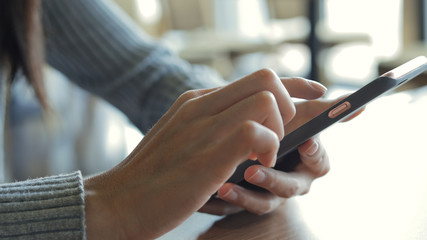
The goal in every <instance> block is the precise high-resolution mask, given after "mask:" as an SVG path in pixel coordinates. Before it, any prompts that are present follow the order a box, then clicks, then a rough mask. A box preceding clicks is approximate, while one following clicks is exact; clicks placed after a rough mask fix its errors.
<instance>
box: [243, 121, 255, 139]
mask: <svg viewBox="0 0 427 240" xmlns="http://www.w3.org/2000/svg"><path fill="white" fill-rule="evenodd" d="M239 130H240V133H241V134H239V136H240V138H241V139H242V140H244V141H246V142H247V141H249V142H253V141H254V139H255V132H256V123H255V122H254V121H250V120H248V121H245V122H243V123H242V125H241V127H240V129H239Z"/></svg>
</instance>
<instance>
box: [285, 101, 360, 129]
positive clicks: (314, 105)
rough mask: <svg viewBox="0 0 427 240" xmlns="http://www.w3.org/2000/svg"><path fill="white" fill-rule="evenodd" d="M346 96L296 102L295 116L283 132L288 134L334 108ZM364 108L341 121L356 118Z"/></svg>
mask: <svg viewBox="0 0 427 240" xmlns="http://www.w3.org/2000/svg"><path fill="white" fill-rule="evenodd" d="M347 96H348V95H344V96H342V97H340V98H337V99H322V100H312V101H305V102H298V103H296V104H295V108H296V114H295V117H294V118H293V119H292V121H290V122H289V123H288V124H287V125H286V126H285V132H286V133H290V132H292V131H293V130H295V129H297V128H298V127H300V126H301V125H303V124H304V123H306V122H308V121H309V120H311V119H312V118H314V117H316V116H317V115H319V114H321V113H322V112H324V111H325V110H327V109H329V108H330V107H332V106H334V105H335V104H336V103H338V102H340V101H342V100H343V99H345V98H346V97H347ZM363 110H364V108H362V109H360V110H358V111H357V112H355V113H354V114H352V115H350V116H349V117H347V118H348V119H345V120H343V121H349V120H351V119H353V118H355V117H356V116H358V115H359V114H360V113H362V112H363Z"/></svg>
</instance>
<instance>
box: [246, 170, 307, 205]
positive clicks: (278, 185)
mask: <svg viewBox="0 0 427 240" xmlns="http://www.w3.org/2000/svg"><path fill="white" fill-rule="evenodd" d="M244 176H245V180H246V181H248V182H249V183H252V184H254V185H257V186H259V187H262V188H264V189H266V190H268V191H269V192H271V193H273V194H274V195H276V196H279V197H282V198H291V197H293V196H297V195H302V194H305V193H307V192H308V190H309V189H310V186H311V182H312V178H311V176H308V175H307V174H298V173H294V172H292V173H287V172H282V171H279V170H275V169H273V168H267V167H264V166H261V165H253V166H251V167H249V168H247V169H246V171H245V175H244Z"/></svg>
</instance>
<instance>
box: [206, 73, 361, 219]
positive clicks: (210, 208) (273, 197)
mask: <svg viewBox="0 0 427 240" xmlns="http://www.w3.org/2000/svg"><path fill="white" fill-rule="evenodd" d="M282 82H283V84H284V85H285V86H287V89H288V90H289V92H292V93H293V94H294V95H295V96H299V97H300V98H305V99H315V98H318V97H320V96H321V95H323V94H320V92H319V93H318V95H316V92H311V94H310V92H305V93H304V92H297V90H301V91H304V89H305V90H307V89H306V88H304V87H302V86H298V84H299V85H301V84H314V83H312V82H310V81H306V82H304V81H302V80H301V79H299V80H297V79H294V78H282ZM290 82H292V83H290ZM293 84H296V85H295V87H290V86H289V85H291V86H292V85H293ZM293 89H295V90H293ZM344 97H345V96H344ZM342 98H343V97H341V98H339V99H335V100H325V99H322V100H311V101H303V102H298V103H297V104H296V115H295V117H294V118H293V119H292V121H291V122H289V123H288V124H287V125H286V126H285V130H286V132H291V131H293V130H294V129H296V128H298V127H299V126H301V125H302V124H304V123H305V122H307V121H309V120H310V119H312V118H314V117H315V116H317V115H318V114H320V113H321V112H323V111H324V110H326V109H327V108H329V107H331V106H332V105H334V104H335V103H336V102H338V101H340V100H342ZM361 111H363V109H362V110H360V111H358V112H357V113H355V114H353V115H352V116H351V117H349V118H347V119H346V120H350V119H352V118H354V117H355V116H357V115H358V114H359V113H360V112H361ZM298 151H299V153H300V157H301V163H300V164H299V165H298V166H297V168H296V169H295V171H293V172H290V173H286V172H282V171H277V170H274V169H272V168H268V167H265V166H261V165H255V166H251V167H249V168H248V169H247V170H246V172H245V179H246V180H247V181H248V182H250V183H252V184H255V185H258V186H260V187H263V188H265V189H267V190H269V192H254V191H249V190H247V189H244V188H242V187H240V186H237V185H235V184H231V183H226V184H225V185H223V186H222V187H221V188H220V189H219V191H218V196H219V198H211V199H210V200H209V202H208V203H207V204H205V205H204V206H203V207H202V208H201V209H200V211H202V212H207V213H211V214H216V215H224V214H232V213H236V212H239V211H242V210H247V211H250V212H253V213H256V214H265V213H268V212H271V211H273V210H274V209H275V208H277V207H278V206H279V205H280V204H282V203H283V202H284V201H285V200H286V199H288V198H291V197H293V196H296V195H302V194H305V193H307V192H308V191H309V189H310V186H311V184H312V182H313V181H314V180H315V179H316V178H319V177H321V176H323V175H325V174H326V173H327V172H328V171H329V161H328V155H327V154H326V151H325V149H324V147H323V146H322V144H321V142H320V140H319V138H318V136H316V137H314V138H312V139H309V140H308V141H307V142H305V143H304V144H302V145H301V146H300V147H299V149H298Z"/></svg>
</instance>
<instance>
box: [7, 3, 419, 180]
mask: <svg viewBox="0 0 427 240" xmlns="http://www.w3.org/2000/svg"><path fill="white" fill-rule="evenodd" d="M115 2H116V3H117V5H118V6H119V7H120V8H122V9H123V10H124V11H125V12H126V13H128V14H129V16H130V17H131V18H132V19H133V20H134V21H135V22H137V23H138V24H139V26H140V27H141V29H143V30H144V31H146V32H147V33H149V34H150V35H151V36H153V38H155V39H157V40H158V41H159V42H162V43H163V44H165V45H167V46H168V47H170V48H171V49H173V51H175V52H176V53H177V54H179V55H180V56H181V57H182V58H184V59H186V60H187V61H189V62H191V63H197V64H205V65H208V66H210V67H212V68H214V69H216V70H217V71H218V72H219V73H220V74H221V75H222V76H223V77H224V79H226V80H229V81H233V80H235V79H238V78H240V77H242V76H244V75H246V74H248V73H250V72H253V71H256V70H258V69H260V68H264V67H268V68H272V69H273V70H275V71H276V72H277V73H278V74H279V75H280V76H303V77H306V78H310V79H313V80H316V81H319V82H321V83H322V84H324V85H326V86H327V87H328V88H330V89H347V90H353V89H357V88H358V87H360V86H362V85H364V84H366V83H367V82H369V81H371V80H372V79H374V78H375V77H376V76H378V75H379V74H381V73H383V72H385V71H388V70H390V69H392V68H393V67H396V66H397V65H399V64H401V63H403V62H404V61H406V60H409V59H411V58H413V57H415V56H418V55H427V47H426V46H425V43H426V40H427V35H426V31H425V26H426V23H427V18H426V16H425V15H426V3H425V0H406V1H404V0H309V1H304V0H115ZM46 73H47V74H46V75H47V77H46V85H47V90H48V96H49V99H50V101H51V103H52V105H53V106H54V109H55V114H54V116H48V117H47V118H46V117H43V115H42V114H41V112H40V108H39V106H38V104H37V103H35V101H34V96H33V95H32V92H31V91H29V90H28V86H26V84H25V83H24V82H22V81H20V82H18V84H15V86H14V87H13V91H14V92H16V93H19V94H20V95H21V96H22V95H25V96H26V97H25V98H20V99H14V98H13V99H12V102H11V103H12V105H11V108H10V111H11V115H10V118H11V120H12V122H13V126H12V128H11V129H9V130H8V131H7V136H6V144H7V158H6V162H5V165H6V166H13V167H12V168H13V169H19V171H15V172H10V173H8V174H9V175H6V176H2V177H0V180H1V178H3V180H8V179H9V180H10V179H16V180H22V179H27V178H28V177H37V176H45V175H48V174H57V173H64V172H70V171H73V170H76V169H80V170H82V171H83V173H84V174H93V173H96V172H99V171H102V170H105V169H108V168H111V167H112V166H114V165H115V164H117V163H118V162H119V161H121V160H122V159H123V158H124V157H125V156H126V155H127V154H128V153H129V152H130V151H131V150H132V149H133V147H134V146H135V145H136V144H137V143H138V141H139V140H140V139H141V138H142V135H141V133H140V132H139V131H138V130H137V129H136V128H135V127H133V126H132V125H131V124H129V122H128V121H127V119H126V118H125V117H124V116H123V115H122V114H121V113H119V112H117V110H115V109H114V108H113V107H111V106H110V105H108V104H107V103H105V102H103V101H102V100H100V99H98V98H96V97H94V96H91V95H89V94H87V93H86V92H83V91H81V90H79V89H78V88H76V87H73V86H71V85H70V83H68V82H67V81H66V79H64V77H63V76H62V75H61V74H60V73H58V72H55V71H54V70H53V69H50V68H49V67H46ZM51 79H55V81H52V80H51ZM58 79H62V80H61V81H58ZM426 82H427V76H422V77H420V78H418V80H417V81H414V82H413V83H412V84H411V85H408V86H407V87H406V88H417V87H421V86H422V85H424V84H425V83H426ZM12 95H13V94H12ZM70 98H73V99H75V100H76V101H69V99H70ZM0 167H4V166H0ZM0 172H2V171H0Z"/></svg>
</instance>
